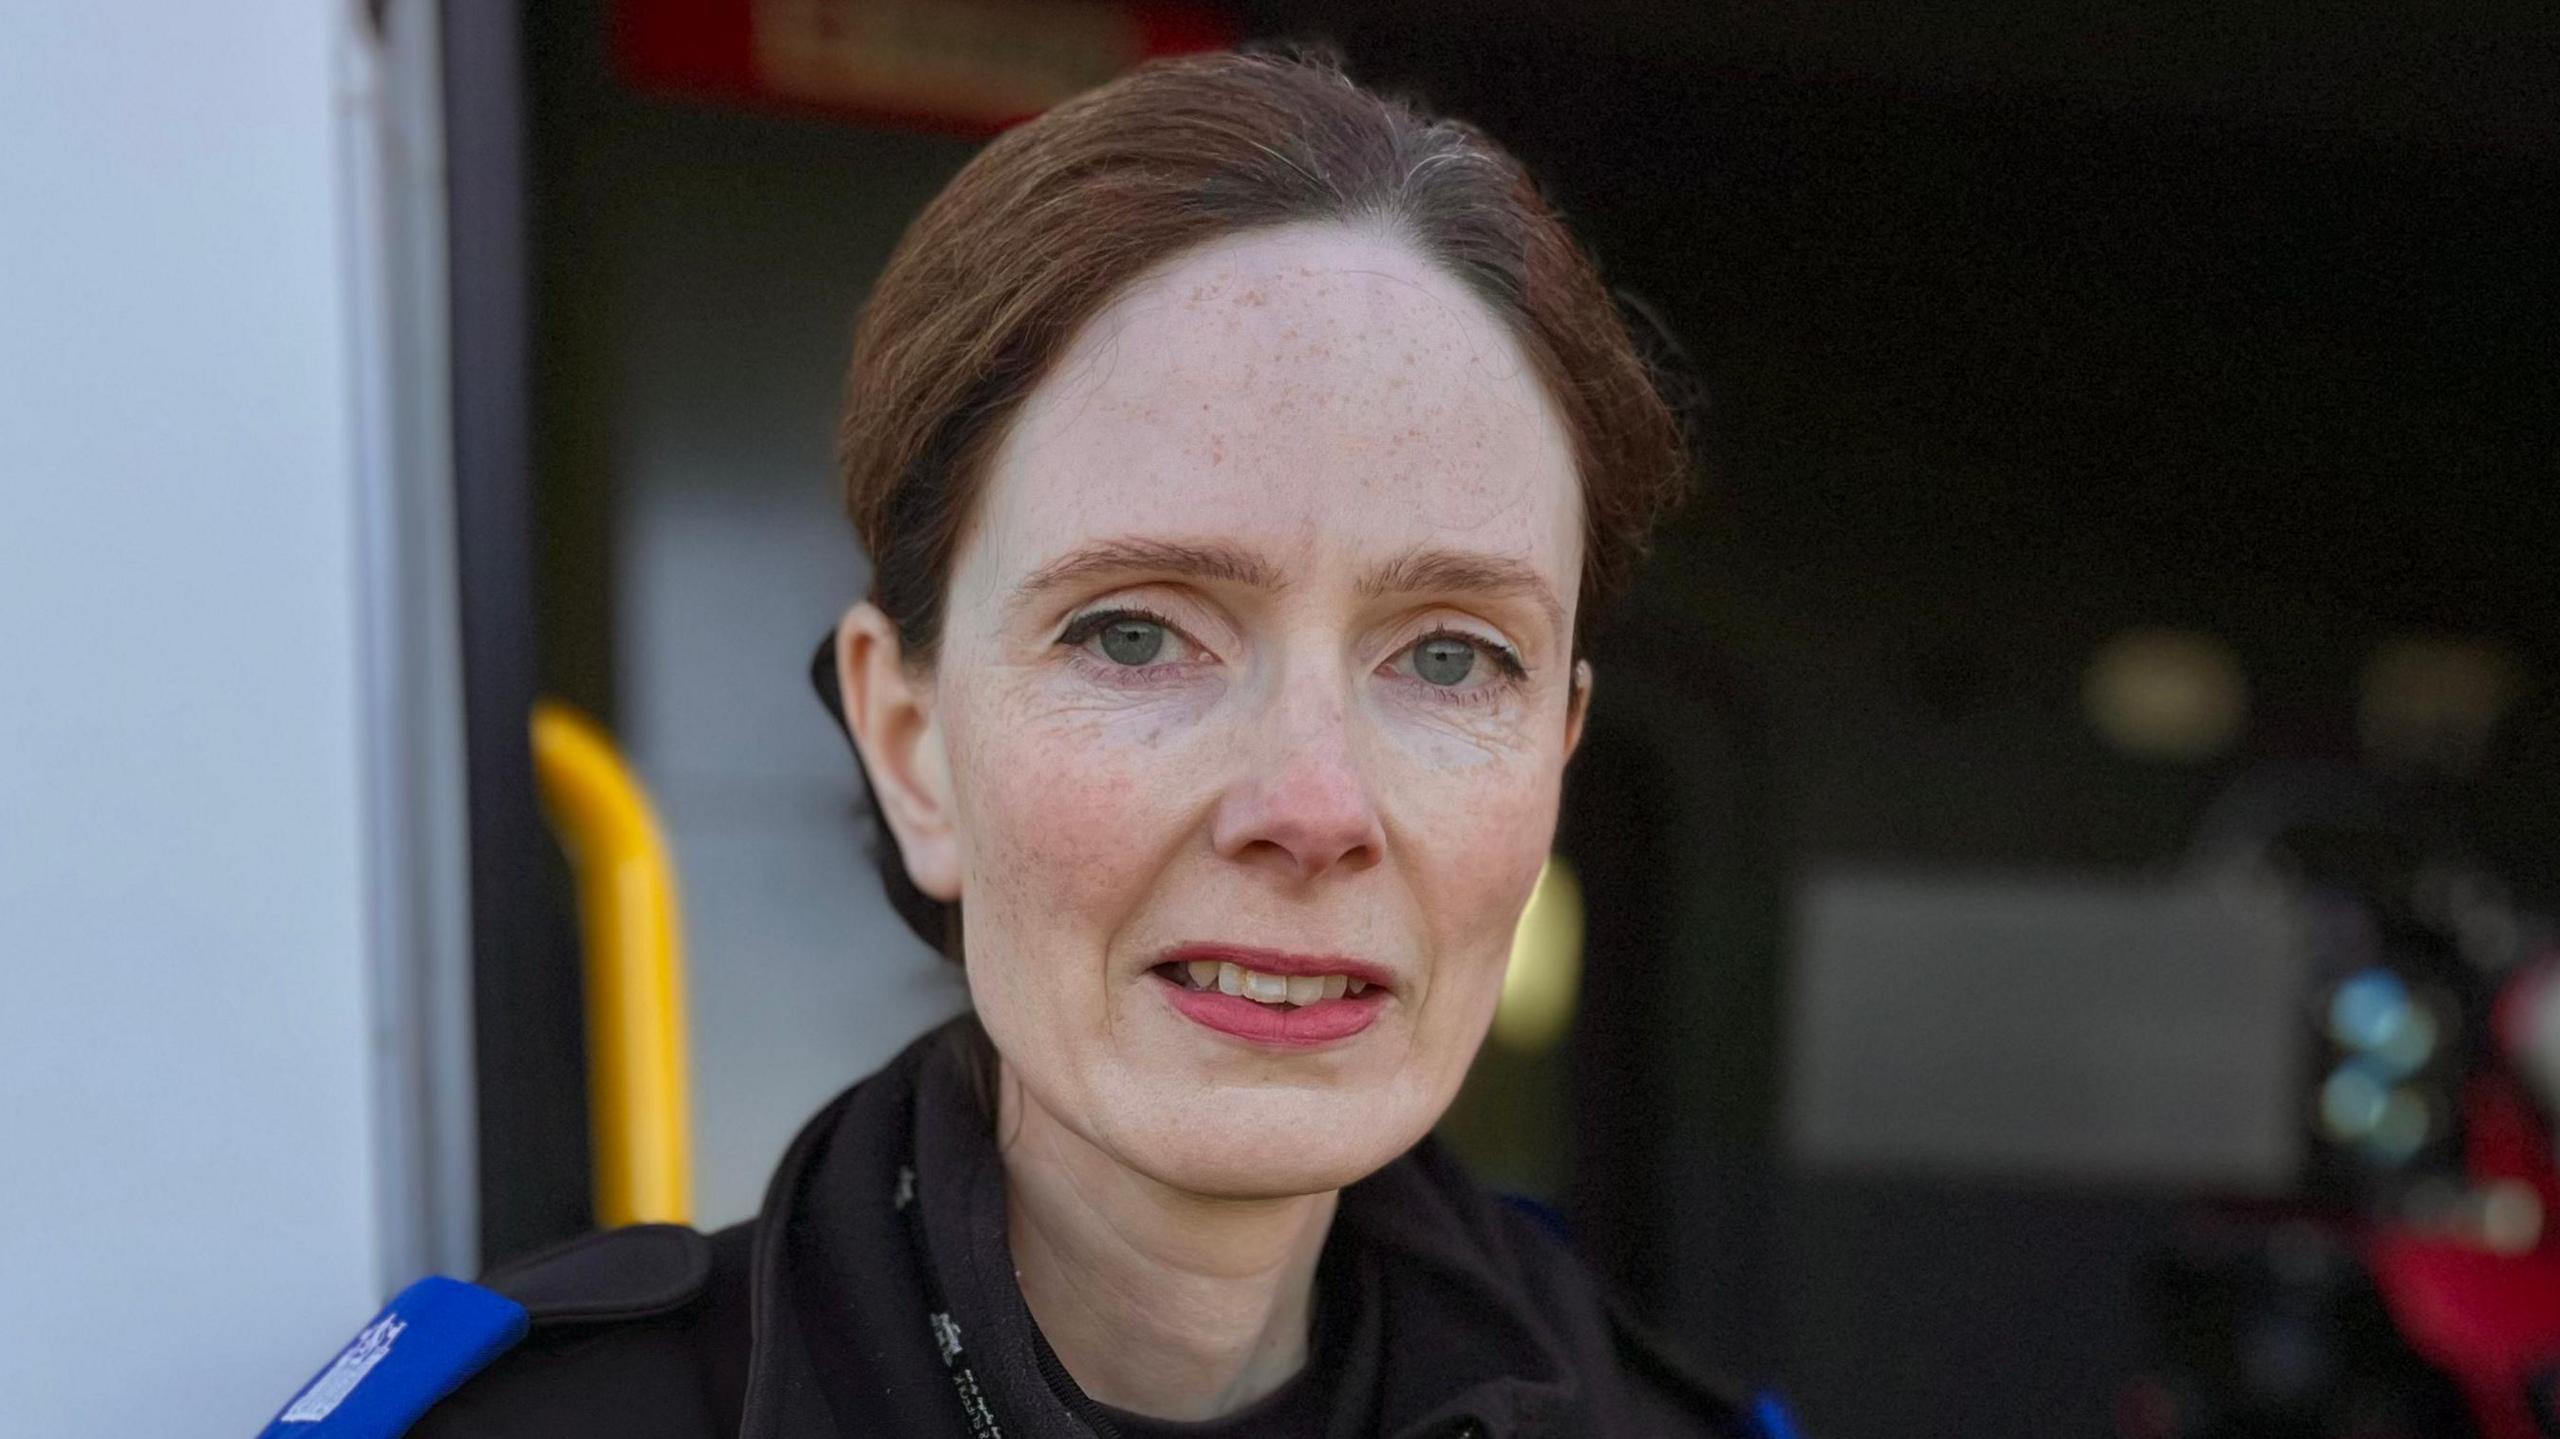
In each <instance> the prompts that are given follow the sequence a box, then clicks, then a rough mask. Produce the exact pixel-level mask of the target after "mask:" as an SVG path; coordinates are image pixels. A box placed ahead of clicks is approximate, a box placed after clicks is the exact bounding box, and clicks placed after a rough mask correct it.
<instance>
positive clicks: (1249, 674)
mask: <svg viewBox="0 0 2560 1439" xmlns="http://www.w3.org/2000/svg"><path fill="white" fill-rule="evenodd" d="M1580 509H1581V507H1580V494H1579V488H1578V481H1577V479H1576V476H1575V474H1574V470H1573V463H1572V456H1571V447H1570V444H1569V442H1568V440H1567V437H1566V435H1565V432H1564V430H1563V428H1562V426H1561V424H1560V422H1559V421H1558V419H1557V418H1556V415H1555V412H1554V410H1553V407H1552V405H1551V404H1550V402H1549V401H1548V399H1547V397H1546V395H1545V394H1544V392H1543V390H1542V389H1541V388H1540V386H1539V383H1538V381H1537V379H1536V376H1535V372H1534V370H1533V369H1532V368H1531V367H1530V365H1529V364H1528V363H1527V361H1526V359H1525V357H1524V356H1523V355H1522V354H1521V353H1520V351H1519V348H1518V347H1517V345H1516V344H1515V343H1514V342H1513V341H1512V340H1511V339H1510V337H1509V336H1508V334H1507V333H1506V332H1505V331H1504V329H1503V327H1502V325H1501V323H1500V322H1499V321H1498V320H1497V319H1496V318H1495V317H1494V316H1493V315H1492V314H1491V313H1490V312H1489V311H1488V310H1486V309H1485V308H1484V307H1483V306H1482V305H1481V304H1480V303H1479V302H1477V301H1476V300H1475V299H1474V297H1473V296H1471V295H1470V294H1469V293H1468V292H1467V291H1466V290H1465V288H1464V286H1463V285H1461V284H1460V283H1459V282H1458V281H1456V280H1454V279H1452V278H1450V277H1448V276H1446V275H1444V274H1442V273H1440V272H1439V271H1437V270H1435V269H1434V268H1432V267H1431V266H1430V265H1429V264H1428V263H1427V262H1426V261H1425V260H1423V259H1422V258H1421V257H1420V256H1419V255H1418V254H1417V253H1415V252H1414V251H1413V250H1411V249H1410V248H1409V247H1408V246H1406V245H1405V244H1404V243H1402V242H1401V241H1398V240H1396V239H1394V238H1392V237H1389V236H1386V235H1383V234H1379V233H1374V232H1369V231H1355V230H1351V229H1345V228H1339V227H1295V228H1290V229H1284V230H1277V231H1268V232H1263V233H1260V234H1257V235H1249V236H1242V237H1237V238H1233V239H1230V240H1226V241H1222V242H1219V243H1217V244H1215V245H1212V246H1210V247H1208V248H1205V249H1202V250H1199V251H1196V252H1193V253H1192V254H1190V255H1188V256H1186V257H1183V258H1181V259H1178V260H1177V261H1175V262H1173V263H1172V264H1170V265H1169V266H1167V267H1165V268H1164V269H1162V270H1160V271H1159V272H1157V273H1156V274H1155V275H1154V276H1152V277H1151V278H1148V279H1145V280H1142V281H1140V282H1139V283H1138V284H1136V285H1135V286H1133V287H1132V288H1131V289H1130V290H1129V291H1128V292H1127V293H1125V294H1124V295H1122V296H1121V297H1120V298H1119V299H1118V300H1117V301H1116V302H1115V303H1113V304H1112V305H1111V306H1110V307H1109V308H1107V309H1106V310H1105V311H1104V312H1103V313H1102V314H1101V315H1100V316H1098V317H1097V318H1096V319H1095V320H1094V321H1093V322H1092V323H1091V324H1090V325H1088V326H1087V328H1086V329H1085V331H1084V332H1083V333H1082V334H1081V335H1079V336H1078V337H1077V339H1076V340H1075V341H1074V342H1073V343H1072V344H1071V346H1070V347H1069V350H1068V352H1067V353H1066V354H1065V355H1064V356H1063V357H1062V358H1061V362H1060V363H1059V364H1058V365H1057V366H1056V368H1055V369H1054V371H1053V372H1052V374H1051V376H1050V377H1049V379H1048V380H1047V381H1046V382H1044V383H1043V385H1042V386H1041V387H1040V388H1039V389H1038V390H1037V391H1036V392H1035V393H1034V394H1033V395H1032V396H1031V397H1030V399H1029V400H1028V402H1027V403H1026V405H1025V407H1024V409H1023V410H1022V412H1021V413H1020V414H1019V416H1018V417H1017V418H1016V420H1015V422H1014V424H1013V426H1012V428H1011V430H1010V432H1009V433H1008V435H1007V436H1006V438H1005V440H1004V442H1003V444H1002V445H1001V446H1000V447H999V448H998V450H997V452H996V454H995V455H994V457H993V460H992V464H991V469H990V472H989V474H988V476H987V480H986V485H985V488H984V490H983V492H982V495H981V498H980V500H979V502H978V510H977V512H976V515H975V517H974V519H973V522H972V525H971V528H970V530H969V532H968V533H967V534H966V535H965V536H964V537H963V541H962V545H961V548H960V551H959V554H958V557H957V562H956V565H955V568H954V573H953V577H952V587H951V591H950V598H949V610H948V615H947V618H946V627H945V637H944V640H943V648H942V651H941V655H940V658H939V661H938V665H937V668H936V671H935V673H934V674H933V676H932V678H931V686H932V688H931V695H932V705H933V711H934V716H935V721H936V724H937V726H938V729H939V735H940V739H939V742H940V743H941V744H942V745H943V746H944V747H945V754H946V756H947V761H948V765H949V775H950V792H951V796H950V797H951V806H952V811H953V816H954V820H953V823H954V829H955V833H956V844H957V852H958V867H959V890H960V894H961V897H962V898H963V899H964V901H965V902H966V905H967V909H968V947H969V964H968V978H969V984H970V988H971V992H972V997H973V999H974V1001H975V1003H976V1005H977V1008H978V1011H979V1013H980V1015H981V1017H982V1018H983V1019H984V1021H985V1023H986V1025H987V1028H988V1030H989V1031H990V1032H991V1033H992V1034H993V1036H994V1037H995V1040H996V1043H997V1046H998V1048H999V1050H1000V1051H1001V1052H1002V1053H1003V1054H1004V1056H1005V1059H1006V1064H1007V1067H1008V1070H1009V1071H1010V1072H1011V1073H1012V1074H1013V1075H1015V1076H1016V1077H1018V1078H1019V1080H1020V1081H1021V1084H1022V1091H1023V1098H1024V1102H1026V1103H1030V1104H1034V1105H1037V1106H1038V1107H1039V1109H1040V1110H1041V1111H1042V1112H1043V1113H1044V1116H1045V1117H1046V1118H1047V1119H1050V1120H1054V1121H1055V1122H1056V1123H1058V1124H1060V1125H1063V1126H1064V1127H1065V1128H1066V1129H1068V1130H1070V1131H1072V1132H1073V1133H1075V1134H1076V1135H1078V1136H1080V1137H1081V1138H1082V1139H1084V1140H1085V1141H1088V1142H1090V1143H1091V1144H1093V1145H1095V1146H1097V1147H1098V1148H1100V1149H1101V1150H1103V1151H1105V1152H1107V1153H1109V1154H1110V1155H1112V1156H1113V1157H1115V1158H1116V1159H1118V1160H1119V1161H1120V1162H1121V1163H1122V1164H1124V1165H1127V1166H1128V1167H1130V1168H1132V1169H1135V1170H1137V1171H1139V1172H1141V1173H1143V1174H1145V1175H1148V1176H1150V1177H1152V1178H1154V1179H1156V1180H1158V1181H1161V1182H1163V1183H1165V1184H1168V1185H1172V1186H1174V1187H1176V1188H1178V1189H1181V1190H1185V1191H1188V1192H1190V1193H1194V1194H1202V1195H1218V1196H1226V1197H1247V1196H1281V1195H1298V1194H1313V1193H1319V1192H1322V1191H1325V1190H1329V1189H1332V1188H1336V1187H1339V1186H1340V1185H1343V1184H1346V1183H1349V1182H1351V1181H1353V1180H1356V1179H1358V1178H1360V1177H1361V1176H1363V1175H1365V1174H1368V1173H1370V1172H1372V1171H1374V1170H1376V1169H1377V1168H1379V1167H1380V1166H1382V1165H1384V1164H1385V1163H1387V1162H1388V1161H1389V1160H1391V1159H1392V1158H1394V1157H1395V1156H1396V1155H1397V1154H1399V1153H1401V1152H1402V1151H1403V1150H1404V1149H1406V1148H1407V1147H1409V1146H1411V1145H1412V1144H1413V1143H1414V1142H1415V1141H1416V1140H1418V1139H1419V1138H1420V1137H1421V1136H1422V1135H1423V1134H1424V1132H1425V1131H1427V1130H1428V1129H1429V1127H1430V1126H1431V1125H1432V1123H1434V1122H1435V1121H1436V1120H1437V1119H1438V1118H1439V1116H1440V1115H1441V1113H1442V1111H1443V1110H1444V1109H1445V1108H1446V1107H1447V1105H1448V1102H1449V1100H1450V1098H1451V1097H1452V1095H1454V1093H1455V1092H1456V1089H1457V1086H1458V1083H1459V1081H1460V1079H1461V1078H1462V1077H1463V1076H1464V1074H1465V1072H1466V1069H1467V1066H1468V1064H1469V1062H1470V1061H1471V1059H1472V1058H1473V1056H1474V1054H1475V1052H1476V1049H1477V1047H1478V1045H1479V1044H1480V1043H1481V1042H1482V1040H1483V1036H1484V1033H1485V1029H1486V1026H1487V1024H1488V1022H1489V1021H1490V1019H1491V1016H1492V1012H1493V1007H1494V1002H1495V999H1496V998H1497V996H1498V994H1499V992H1500V986H1501V978H1502V967H1503V963H1504V960H1505V956H1506V955H1507V953H1508V948H1509V940H1510V934H1511V930H1512V927H1513V925H1514V923H1515V922H1516V919H1517V917H1518V914H1519V912H1520V909H1521V906H1522V905H1523V904H1524V903H1525V902H1526V901H1527V898H1528V894H1529V890H1530V888H1531V886H1532V884H1533V883H1534V881H1535V879H1536V876H1537V873H1538V869H1539V866H1540V864H1541V863H1542V861H1543V860H1544V858H1545V856H1546V853H1547V849H1548V846H1549V844H1550V842H1551V840H1552V838H1553V834H1554V827H1555V818H1556V803H1557V793H1558V787H1559V783H1560V780H1561V776H1562V772H1563V767H1564V762H1565V759H1566V756H1567V753H1568V751H1569V746H1570V743H1571V740H1572V735H1573V733H1574V732H1575V730H1576V728H1577V721H1576V719H1575V717H1574V716H1573V715H1572V713H1571V706H1570V704H1569V678H1570V675H1569V670H1570V664H1571V656H1570V639H1571V637H1570V634H1569V632H1568V631H1565V630H1559V629H1556V628H1554V627H1553V625H1552V624H1551V622H1550V621H1549V620H1548V619H1547V618H1546V617H1545V616H1544V615H1543V614H1542V613H1541V612H1540V611H1539V609H1538V608H1537V607H1536V606H1535V605H1534V604H1532V603H1530V602H1529V601H1527V600H1525V599H1522V598H1519V597H1513V596H1502V597H1486V596H1477V595H1401V596H1392V597H1383V598H1371V597H1364V596H1362V595H1360V594H1358V593H1357V592H1356V590H1355V587H1354V577H1355V576H1356V575H1358V574H1360V573H1361V572H1362V571H1363V570H1364V569H1365V568H1366V567H1367V566H1369V565H1372V564H1374V563H1377V562H1379V561H1381V560H1383V559H1385V558H1388V557H1390V556H1393V555H1395V554H1397V553H1399V552H1401V551H1403V550H1405V549H1406V548H1408V547H1411V546H1414V545H1432V546H1439V547H1446V548H1455V549H1464V550H1468V551H1476V552H1483V553H1488V554H1495V555H1501V556H1507V557H1512V558H1517V559H1520V560H1524V561H1526V562H1527V563H1528V564H1529V565H1531V566H1532V567H1533V568H1534V569H1535V570H1536V571H1537V573H1538V574H1539V575H1540V576H1541V577H1542V578H1543V579H1544V581H1545V583H1546V585H1547V586H1548V588H1549V589H1550V591H1551V593H1552V594H1554V595H1555V596H1556V597H1557V599H1558V600H1560V601H1561V603H1562V605H1563V606H1564V613H1565V615H1566V617H1567V621H1568V624H1569V622H1570V616H1571V613H1572V606H1573V602H1574V597H1575V594H1576V591H1577V589H1578V586H1579V582H1580V574H1581V557H1582V535H1581V527H1580V523H1581V522H1580ZM1130 537H1143V538H1151V539H1157V540H1166V541H1182V542H1204V541H1218V542H1225V543H1230V544H1234V545H1237V546H1240V547H1243V548H1247V549H1250V550H1252V551H1254V552H1255V553H1257V554H1259V555H1260V556H1262V557H1264V558H1265V559H1266V560H1267V561H1268V562H1269V563H1270V564H1271V565H1272V566H1273V567H1275V568H1276V569H1277V570H1278V571H1279V572H1280V573H1281V574H1282V575H1283V576H1285V577H1286V581H1287V584H1286V586H1285V588H1284V589H1283V590H1281V591H1278V592H1268V591H1262V590H1257V589H1252V588H1249V587H1245V586H1241V585H1231V584H1226V583H1222V582H1202V581H1196V580H1190V579H1168V578H1167V577H1165V576H1162V575H1148V574H1143V573H1137V574H1129V575H1126V576H1109V577H1102V578H1097V579H1094V580H1091V581H1088V582H1084V583H1083V584H1082V585H1081V586H1080V587H1078V588H1073V589H1070V590H1066V591H1061V592H1058V593H1056V594H1053V595H1051V596H1049V597H1048V598H1046V599H1044V600H1043V601H1041V602H1040V603H1039V604H1037V605H1035V606H1033V607H1032V608H1030V609H1029V610H1027V611H1023V612H1021V613H1019V614H1015V613H1012V612H1009V611H1008V609H1007V607H1006V604H1005V602H1006V600H1007V598H1008V597H1009V596H1011V595H1012V593H1013V591H1014V588H1015V587H1016V586H1017V585H1018V584H1019V583H1020V582H1021V580H1022V579H1023V578H1024V577H1026V576H1027V575H1029V574H1031V573H1032V572H1033V571H1035V570H1037V569H1038V568H1039V567H1040V566H1042V565H1044V564H1046V563H1048V562H1049V561H1051V560H1053V559H1055V558H1057V557H1059V556H1060V555H1063V554H1066V553H1068V552H1069V551H1072V550H1074V549H1076V548H1078V547H1079V546H1081V545H1083V544H1086V543H1089V542H1092V541H1096V540H1103V539H1116V538H1130ZM1133 604H1134V605H1140V606H1143V607H1145V608H1147V609H1151V610H1155V611H1157V612H1159V613H1161V614H1163V615H1164V616H1166V617H1167V618H1168V619H1169V620H1171V621H1172V624H1173V630H1172V632H1169V633H1168V634H1166V636H1165V638H1164V643H1163V648H1162V650H1161V652H1160V653H1159V655H1158V657H1157V659H1156V660H1155V661H1154V662H1152V663H1150V664H1148V665H1143V666H1138V667H1128V666H1120V665H1117V664H1116V663H1115V662H1114V661H1113V660H1111V659H1110V658H1109V657H1108V656H1107V655H1105V654H1104V652H1103V650H1102V646H1101V644H1100V642H1099V641H1098V640H1096V641H1088V642H1087V643H1086V644H1085V645H1084V646H1082V647H1081V648H1078V647H1075V646H1069V645H1064V644H1061V643H1059V642H1058V641H1059V637H1060V635H1061V633H1062V632H1063V631H1064V630H1065V629H1066V627H1067V625H1068V624H1069V623H1070V622H1072V621H1073V620H1074V619H1075V618H1076V617H1078V616H1079V615H1083V614H1087V613H1090V612H1093V611H1096V610H1102V609H1110V608H1115V607H1119V606H1125V605H1133ZM1443 626H1445V627H1447V628H1450V629H1455V630H1457V631H1459V632H1460V633H1462V634H1465V635H1470V636H1481V637H1485V638H1488V639H1491V640H1495V641H1498V642H1501V643H1504V644H1507V645H1509V646H1510V647H1512V648H1513V649H1515V650H1516V651H1517V652H1518V653H1519V655H1520V657H1521V659H1522V660H1523V662H1524V663H1525V664H1526V665H1527V667H1528V669H1529V671H1530V674H1529V677H1528V678H1527V680H1526V681H1524V682H1522V683H1521V685H1520V686H1519V687H1518V688H1516V689H1513V690H1507V691H1506V690H1502V689H1500V688H1499V687H1497V689H1496V690H1495V691H1494V693H1495V694H1496V696H1497V697H1496V698H1495V699H1494V700H1493V701H1492V702H1490V703H1485V704H1480V705H1467V704H1461V703H1455V702H1452V701H1451V700H1449V699H1448V698H1446V695H1447V693H1448V692H1447V691H1443V690H1439V689H1437V688H1436V687H1434V686H1433V685H1431V684H1430V683H1429V682H1428V681H1426V680H1424V679H1423V678H1421V677H1420V675H1419V673H1418V672H1417V671H1416V670H1415V668H1414V659H1413V651H1414V645H1415V642H1416V641H1417V640H1418V639H1420V638H1421V637H1422V636H1423V635H1425V634H1428V633H1430V632H1431V631H1432V630H1434V629H1436V628H1441V627H1443ZM1499 678H1500V676H1499V675H1498V672H1497V670H1496V666H1495V664H1494V663H1493V661H1492V659H1491V658H1489V657H1487V656H1483V655H1479V657H1478V658H1477V660H1476V662H1475V665H1474V667H1473V669H1472V670H1471V671H1470V673H1469V674H1468V676H1467V678H1466V685H1483V684H1484V683H1486V682H1487V681H1494V680H1498V679H1499ZM1464 688H1465V686H1461V689H1464ZM1185 940H1227V941H1232V942H1236V943H1242V944H1249V945H1261V946H1271V947H1277V948H1282V949H1289V950H1298V951H1311V952H1335V953H1350V954H1355V955H1358V956H1361V957H1363V958H1365V959H1368V960H1370V961H1372V962H1374V963H1377V964H1379V965H1382V966H1385V967H1386V968H1387V969H1388V970H1390V971H1391V972H1392V973H1393V974H1394V975H1395V976H1396V983H1395V986H1394V990H1395V993H1394V996H1393V998H1391V999H1390V1000H1388V1001H1387V1002H1386V1003H1385V1004H1384V1006H1383V1008H1382V1011H1381V1015H1380V1018H1379V1020H1378V1022H1377V1023H1376V1024H1375V1025H1373V1026H1372V1027H1371V1028H1370V1029H1369V1030H1368V1031H1367V1032H1365V1033H1364V1034H1362V1035H1360V1036H1358V1037H1357V1038H1355V1039H1353V1040H1351V1041H1350V1042H1348V1043H1347V1044H1344V1045H1341V1046H1338V1047H1336V1048H1333V1049H1328V1050H1321V1051H1315V1052H1308V1053H1293V1054H1273V1053H1269V1052H1263V1051H1257V1050H1253V1049H1249V1048H1247V1047H1245V1046H1243V1045H1241V1044H1239V1043H1237V1042H1235V1041H1233V1040H1231V1039H1228V1038H1225V1037H1223V1036H1219V1035H1217V1034H1213V1033H1211V1032H1209V1031H1206V1030H1203V1029H1201V1028H1200V1027H1198V1026H1197V1025H1195V1024H1193V1023H1192V1022H1191V1021H1189V1020H1187V1019H1185V1018H1183V1017H1182V1016H1181V1015H1180V1014H1179V1013H1178V1012H1176V1011H1175V1010H1174V1009H1173V1008H1172V1007H1171V1006H1170V1005H1168V1004H1167V1003H1166V1002H1165V998H1164V995H1163V993H1162V991H1161V986H1160V985H1159V982H1158V981H1157V980H1156V979H1154V978H1153V977H1152V976H1151V975H1150V973H1149V970H1150V967H1151V966H1152V964H1153V963H1154V961H1155V959H1156V957H1157V956H1158V955H1159V954H1160V953H1161V951H1162V950H1163V949H1164V948H1165V947H1167V946H1169V945H1171V944H1174V943H1178V942H1181V941H1185Z"/></svg>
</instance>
